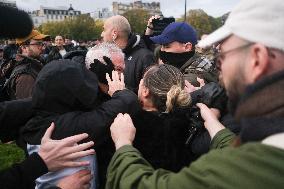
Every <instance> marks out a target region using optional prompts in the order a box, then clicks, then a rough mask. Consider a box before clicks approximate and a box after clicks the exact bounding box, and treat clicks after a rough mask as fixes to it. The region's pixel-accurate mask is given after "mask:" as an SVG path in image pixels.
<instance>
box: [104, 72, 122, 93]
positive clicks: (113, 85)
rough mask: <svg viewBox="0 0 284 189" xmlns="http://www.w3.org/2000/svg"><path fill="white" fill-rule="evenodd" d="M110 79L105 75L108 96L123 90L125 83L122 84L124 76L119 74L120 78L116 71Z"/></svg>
mask: <svg viewBox="0 0 284 189" xmlns="http://www.w3.org/2000/svg"><path fill="white" fill-rule="evenodd" d="M111 75H112V76H111V77H112V79H111V78H110V76H109V74H108V73H107V74H106V79H107V82H108V87H109V88H108V94H109V95H110V96H112V95H113V93H115V92H116V91H119V90H123V89H125V83H124V75H123V73H121V75H120V78H119V74H118V72H117V71H112V74H111Z"/></svg>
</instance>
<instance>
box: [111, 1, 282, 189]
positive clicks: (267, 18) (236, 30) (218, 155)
mask: <svg viewBox="0 0 284 189" xmlns="http://www.w3.org/2000/svg"><path fill="white" fill-rule="evenodd" d="M283 10H284V3H283V2H282V0H270V1H266V0H250V1H245V0H243V1H241V2H240V3H239V4H238V6H237V7H236V8H235V9H234V10H233V11H232V12H231V14H230V16H229V18H228V19H227V21H226V23H225V25H224V26H223V27H221V28H220V29H218V30H217V31H215V32H214V33H212V34H211V35H209V36H208V37H207V38H205V39H204V40H202V41H201V42H200V43H199V45H200V46H201V47H205V46H209V45H212V44H214V43H220V52H219V54H218V55H217V62H218V64H219V67H220V69H221V75H220V77H221V79H222V82H223V84H224V87H225V88H226V91H227V94H228V97H229V100H230V110H231V112H232V114H233V115H234V118H235V120H236V121H237V122H238V124H239V125H240V127H241V132H240V134H239V136H238V137H235V136H234V134H233V133H231V132H230V131H229V130H227V129H225V128H224V126H223V125H222V124H221V123H220V122H219V121H218V118H217V115H215V114H214V113H213V112H212V111H211V110H210V109H209V108H208V107H207V106H205V105H204V104H198V106H199V108H200V110H201V115H202V117H203V119H204V120H205V122H204V126H205V127H206V128H207V130H208V131H209V134H210V136H211V138H212V142H211V147H212V149H211V151H210V152H209V153H207V154H205V155H203V156H202V157H201V158H199V159H198V160H197V161H195V162H193V163H192V164H191V165H189V166H188V167H185V168H183V169H182V170H181V171H180V172H178V173H173V172H170V171H167V170H163V169H158V170H154V169H153V168H152V167H151V165H150V164H149V163H148V162H147V161H146V160H145V159H143V157H142V155H141V154H140V153H139V151H138V150H137V149H135V148H134V147H133V146H132V141H133V139H134V137H135V127H134V126H133V123H132V121H131V118H130V117H129V116H128V115H127V114H124V115H123V114H119V115H118V116H117V118H116V119H115V121H114V123H113V124H112V126H111V134H112V138H113V141H114V143H115V146H116V149H117V151H116V153H115V154H114V156H113V158H112V161H111V163H110V165H109V168H108V175H107V179H108V181H107V185H106V188H107V189H113V188H115V189H134V188H137V189H144V188H145V189H146V188H147V189H154V188H155V189H156V188H159V189H167V188H169V189H173V188H184V189H188V188H194V189H198V188H200V189H201V188H204V189H205V188H206V189H207V188H236V189H240V188H250V189H251V188H257V189H262V188H273V189H278V188H283V187H284V179H283V175H284V163H283V160H284V99H283V95H284V62H283V61H284V35H283V33H284V11H283ZM232 141H233V144H232Z"/></svg>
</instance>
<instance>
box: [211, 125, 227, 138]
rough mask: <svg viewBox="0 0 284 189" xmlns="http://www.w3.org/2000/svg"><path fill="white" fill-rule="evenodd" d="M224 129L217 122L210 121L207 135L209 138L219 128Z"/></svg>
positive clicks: (219, 129) (212, 136)
mask: <svg viewBox="0 0 284 189" xmlns="http://www.w3.org/2000/svg"><path fill="white" fill-rule="evenodd" d="M223 129H225V127H224V126H223V125H222V124H221V123H220V122H219V121H216V122H212V125H211V126H210V127H209V128H208V132H209V135H210V137H211V139H213V138H214V136H215V135H216V134H217V133H218V132H219V131H221V130H223Z"/></svg>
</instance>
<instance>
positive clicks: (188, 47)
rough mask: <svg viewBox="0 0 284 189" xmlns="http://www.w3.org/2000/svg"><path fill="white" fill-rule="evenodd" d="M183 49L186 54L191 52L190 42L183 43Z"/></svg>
mask: <svg viewBox="0 0 284 189" xmlns="http://www.w3.org/2000/svg"><path fill="white" fill-rule="evenodd" d="M184 49H185V51H186V52H189V51H192V44H191V43H190V42H187V43H185V44H184Z"/></svg>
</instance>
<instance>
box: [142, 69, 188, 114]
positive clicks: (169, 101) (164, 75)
mask: <svg viewBox="0 0 284 189" xmlns="http://www.w3.org/2000/svg"><path fill="white" fill-rule="evenodd" d="M143 85H144V86H145V87H147V88H148V89H149V92H150V96H151V100H152V102H153V104H154V106H155V107H156V108H157V109H158V111H160V112H170V111H172V110H173V108H174V107H179V106H188V105H190V102H191V98H190V95H189V94H188V93H187V92H186V91H185V90H184V86H185V84H184V78H183V75H182V73H181V72H180V70H179V69H178V68H176V67H174V66H171V65H168V64H163V65H154V66H152V67H150V68H149V69H148V71H146V73H145V75H144V77H143Z"/></svg>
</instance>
